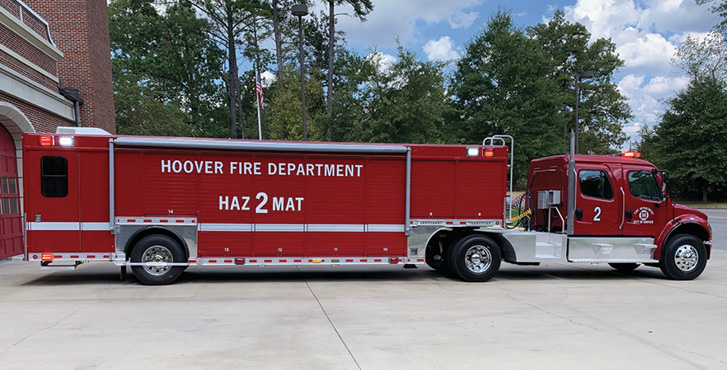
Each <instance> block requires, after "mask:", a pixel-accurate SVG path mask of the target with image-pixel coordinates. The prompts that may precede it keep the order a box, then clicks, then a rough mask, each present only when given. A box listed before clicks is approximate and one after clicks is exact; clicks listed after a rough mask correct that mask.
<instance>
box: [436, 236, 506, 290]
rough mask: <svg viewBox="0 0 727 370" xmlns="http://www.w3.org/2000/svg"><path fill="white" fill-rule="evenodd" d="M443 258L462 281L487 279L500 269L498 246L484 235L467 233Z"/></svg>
mask: <svg viewBox="0 0 727 370" xmlns="http://www.w3.org/2000/svg"><path fill="white" fill-rule="evenodd" d="M448 255H449V257H450V258H448V259H447V260H445V263H447V264H448V266H449V268H450V270H451V271H452V272H453V273H454V274H455V275H456V276H457V277H459V278H460V279H462V280H464V281H479V282H482V281H487V280H490V279H491V278H492V277H493V276H495V274H496V273H497V271H499V270H500V263H501V253H500V247H498V246H497V244H496V243H495V242H494V241H493V240H492V239H490V238H488V237H486V236H484V235H476V234H474V235H468V236H465V237H463V238H462V239H460V240H458V241H457V242H455V243H454V245H453V246H452V247H451V249H450V251H449V253H448Z"/></svg>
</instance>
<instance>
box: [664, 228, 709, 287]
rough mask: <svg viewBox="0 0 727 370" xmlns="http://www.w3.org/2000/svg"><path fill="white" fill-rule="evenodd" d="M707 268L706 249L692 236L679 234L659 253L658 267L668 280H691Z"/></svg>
mask: <svg viewBox="0 0 727 370" xmlns="http://www.w3.org/2000/svg"><path fill="white" fill-rule="evenodd" d="M706 266H707V248H705V247H704V243H702V241H701V240H699V238H697V237H696V236H694V235H689V234H681V235H676V236H674V237H673V238H671V239H669V241H668V242H667V243H666V246H665V247H664V250H663V251H662V253H661V259H660V260H659V267H660V268H661V271H662V272H663V273H664V275H666V276H667V277H668V278H669V279H673V280H692V279H694V278H696V277H697V276H699V275H701V274H702V271H704V268H705V267H706Z"/></svg>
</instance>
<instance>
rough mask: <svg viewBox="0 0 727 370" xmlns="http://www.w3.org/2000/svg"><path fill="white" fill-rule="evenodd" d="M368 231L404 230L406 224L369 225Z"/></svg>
mask: <svg viewBox="0 0 727 370" xmlns="http://www.w3.org/2000/svg"><path fill="white" fill-rule="evenodd" d="M366 229H367V230H366V231H368V232H402V233H403V232H404V225H368V226H367V228H366Z"/></svg>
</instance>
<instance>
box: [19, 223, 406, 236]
mask: <svg viewBox="0 0 727 370" xmlns="http://www.w3.org/2000/svg"><path fill="white" fill-rule="evenodd" d="M145 224H147V225H148V224H156V223H153V222H151V223H149V222H147V223H144V222H134V223H130V224H124V225H140V226H141V225H145ZM162 225H165V224H164V223H163V224H162ZM166 225H170V226H181V225H180V224H177V223H168V224H166ZM182 225H184V224H182ZM109 228H110V225H109V223H108V222H83V223H79V222H28V231H65V230H84V231H108V230H109ZM197 230H199V231H222V232H225V231H226V232H251V231H257V232H306V231H308V232H352V233H360V232H404V225H400V224H388V225H387V224H383V225H381V224H378V225H363V224H307V225H306V224H227V223H200V224H198V225H197Z"/></svg>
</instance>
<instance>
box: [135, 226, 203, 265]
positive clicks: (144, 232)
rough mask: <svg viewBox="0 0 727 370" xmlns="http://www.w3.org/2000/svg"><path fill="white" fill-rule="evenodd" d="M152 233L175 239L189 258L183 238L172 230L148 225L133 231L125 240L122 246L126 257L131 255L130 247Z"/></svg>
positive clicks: (187, 247) (187, 248)
mask: <svg viewBox="0 0 727 370" xmlns="http://www.w3.org/2000/svg"><path fill="white" fill-rule="evenodd" d="M153 234H160V235H166V236H168V237H170V238H172V239H174V240H176V241H177V243H179V245H181V246H182V250H184V253H185V258H189V246H187V243H186V241H185V240H184V238H182V237H181V236H180V235H179V234H177V233H176V232H175V231H174V230H170V229H168V228H166V227H162V226H149V227H145V228H143V229H140V230H137V231H136V232H134V234H132V236H131V237H130V238H129V240H128V241H127V242H126V245H125V246H124V253H126V258H127V259H128V258H129V256H131V248H133V247H134V245H136V243H138V242H139V240H141V239H143V238H144V237H146V236H148V235H153Z"/></svg>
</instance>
